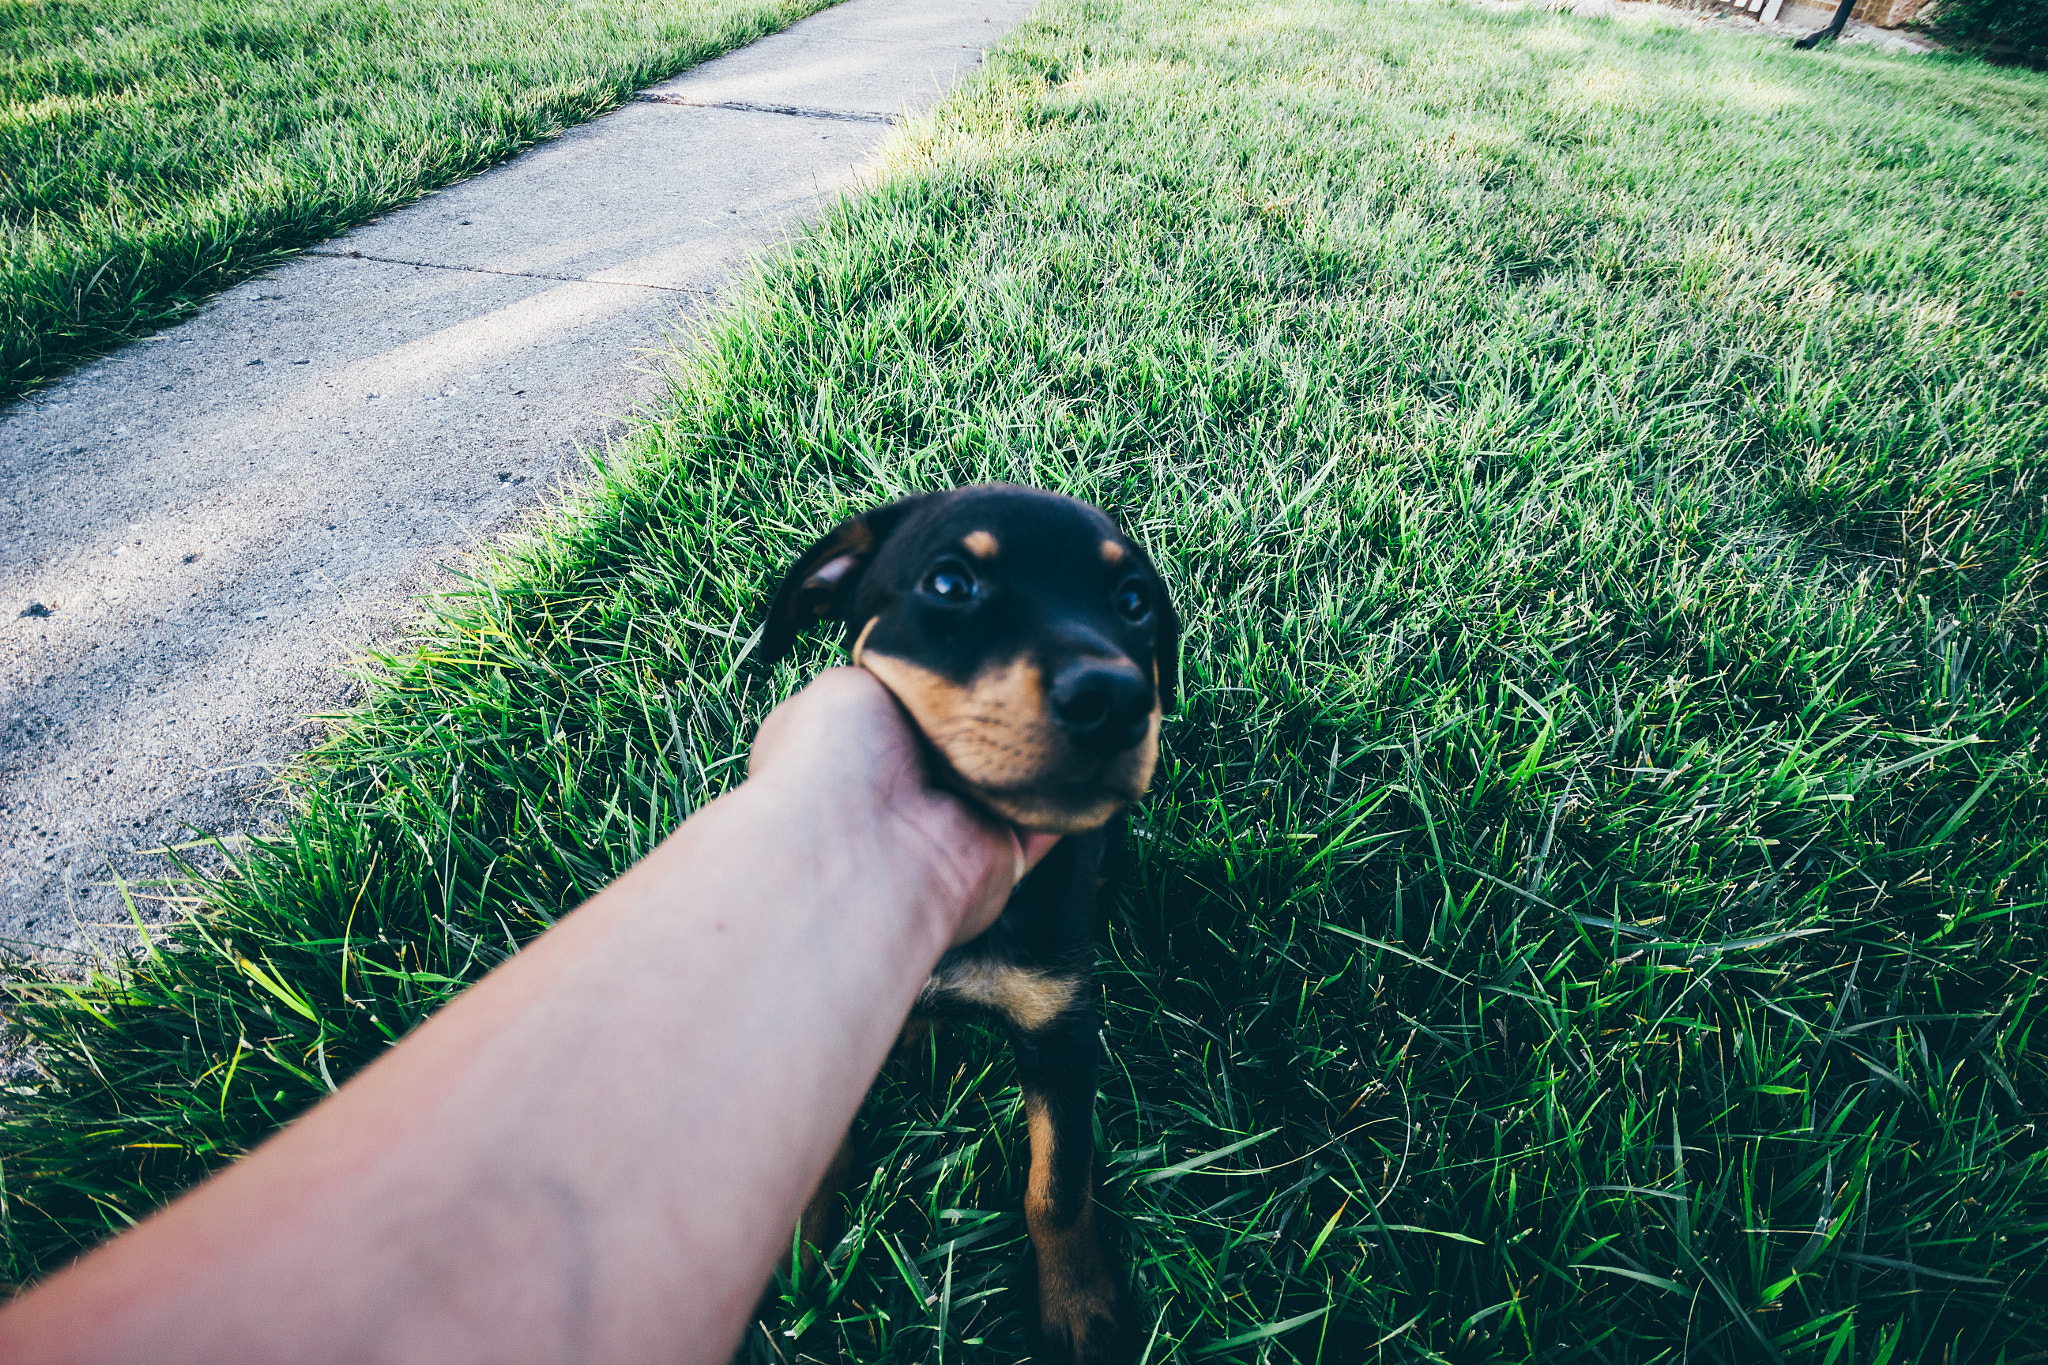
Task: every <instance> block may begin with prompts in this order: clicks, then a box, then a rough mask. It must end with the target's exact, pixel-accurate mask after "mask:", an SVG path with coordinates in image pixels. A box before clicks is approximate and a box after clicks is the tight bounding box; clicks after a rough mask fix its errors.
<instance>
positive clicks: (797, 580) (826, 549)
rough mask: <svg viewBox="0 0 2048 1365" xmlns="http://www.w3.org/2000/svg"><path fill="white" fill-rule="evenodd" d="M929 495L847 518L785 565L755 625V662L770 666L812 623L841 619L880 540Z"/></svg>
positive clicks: (899, 500)
mask: <svg viewBox="0 0 2048 1365" xmlns="http://www.w3.org/2000/svg"><path fill="white" fill-rule="evenodd" d="M931 496H932V495H931V494H929V493H920V494H917V495H915V496H913V497H908V498H898V499H897V500H896V501H895V502H891V503H885V504H883V505H882V506H880V507H876V508H873V509H871V510H869V511H866V512H862V513H861V514H860V515H859V516H854V517H848V518H847V519H846V520H845V521H842V522H840V523H839V524H838V525H837V526H835V527H833V528H832V529H831V530H830V531H828V532H827V533H826V534H825V535H824V536H823V537H822V538H821V539H820V540H819V541H818V543H817V544H815V545H813V546H811V548H810V549H808V550H806V551H804V552H803V554H802V555H800V556H799V557H798V558H797V561H796V563H794V564H792V565H790V566H789V572H788V573H786V574H784V575H783V577H782V586H781V587H779V588H777V589H776V590H775V600H774V601H772V602H770V603H769V604H768V615H767V619H766V620H764V621H763V622H762V623H761V643H760V645H759V647H758V648H757V649H756V650H755V654H756V655H757V657H759V658H760V660H761V662H762V663H768V664H772V663H774V662H775V661H776V660H777V659H780V658H781V657H782V656H783V655H785V654H787V653H789V651H790V648H791V647H792V646H794V645H795V644H796V637H797V636H799V635H801V634H803V633H804V631H806V630H808V629H809V628H810V627H811V626H813V625H816V624H817V623H818V622H820V621H827V620H837V619H841V617H842V615H843V613H844V612H845V610H846V608H847V606H848V605H849V604H850V603H851V602H852V601H853V594H854V590H855V589H856V588H858V587H859V586H860V577H861V575H862V574H863V573H865V572H866V571H867V567H868V565H869V564H871V563H873V562H874V558H875V552H876V551H877V550H879V549H880V548H881V546H882V542H883V541H885V540H887V539H888V538H889V533H890V532H891V531H894V530H895V529H896V527H897V526H898V525H900V524H901V523H902V521H903V519H904V518H905V517H906V516H908V515H909V514H910V513H911V512H913V511H915V510H916V509H917V508H918V507H919V506H920V505H922V504H923V503H924V501H925V500H926V499H927V498H929V497H931Z"/></svg>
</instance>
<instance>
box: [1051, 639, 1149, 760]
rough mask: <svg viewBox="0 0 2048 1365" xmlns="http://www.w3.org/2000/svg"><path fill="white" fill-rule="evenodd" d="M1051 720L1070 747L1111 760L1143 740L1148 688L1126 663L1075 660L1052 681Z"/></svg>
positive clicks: (1147, 683) (1146, 718)
mask: <svg viewBox="0 0 2048 1365" xmlns="http://www.w3.org/2000/svg"><path fill="white" fill-rule="evenodd" d="M1051 700H1052V715H1053V719H1054V720H1056V721H1058V722H1059V725H1060V728H1061V729H1062V730H1065V731H1066V732H1067V738H1068V739H1070V740H1072V741H1073V742H1074V744H1075V745H1076V747H1078V748H1082V749H1086V750H1089V751H1090V752H1093V753H1100V754H1113V753H1117V752H1119V751H1121V750H1124V749H1128V748H1130V747H1131V746H1132V745H1133V744H1136V743H1137V742H1138V741H1139V740H1141V739H1143V738H1144V737H1145V731H1146V730H1147V729H1148V728H1149V726H1150V723H1151V721H1150V717H1151V715H1152V684H1151V683H1150V682H1149V681H1148V680H1147V679H1146V678H1145V676H1144V675H1143V674H1141V673H1139V672H1138V670H1137V668H1136V667H1134V666H1133V665H1131V664H1128V663H1112V662H1110V661H1108V660H1106V659H1076V660H1075V661H1074V662H1072V663H1070V664H1068V665H1067V666H1066V667H1064V668H1062V669H1060V671H1059V672H1058V673H1056V674H1054V675H1053V682H1052V698H1051Z"/></svg>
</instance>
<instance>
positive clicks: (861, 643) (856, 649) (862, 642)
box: [853, 616, 895, 691]
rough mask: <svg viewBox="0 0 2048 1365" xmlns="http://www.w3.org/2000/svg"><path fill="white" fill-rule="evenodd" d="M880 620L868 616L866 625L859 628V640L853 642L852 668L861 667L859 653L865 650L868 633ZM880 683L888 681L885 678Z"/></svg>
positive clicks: (892, 689)
mask: <svg viewBox="0 0 2048 1365" xmlns="http://www.w3.org/2000/svg"><path fill="white" fill-rule="evenodd" d="M881 619H882V618H881V617H879V616H870V617H869V618H868V623H867V624H866V625H864V626H862V627H861V628H860V638H859V639H858V640H855V641H854V642H853V666H854V667H855V668H859V667H861V662H860V652H861V650H863V649H864V648H866V647H867V643H868V634H869V632H871V631H872V630H874V628H875V622H877V621H879V620H881ZM870 671H872V670H870ZM875 676H877V677H881V675H880V674H876V675H875ZM882 681H883V682H884V683H886V682H888V681H889V680H888V679H887V678H882ZM890 690H891V691H894V690H895V689H894V688H891V689H890Z"/></svg>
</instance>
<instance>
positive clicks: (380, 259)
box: [306, 251, 710, 294]
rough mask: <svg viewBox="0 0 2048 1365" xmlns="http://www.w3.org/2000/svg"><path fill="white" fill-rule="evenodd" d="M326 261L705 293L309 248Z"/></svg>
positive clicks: (685, 288) (682, 286)
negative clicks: (359, 262)
mask: <svg viewBox="0 0 2048 1365" xmlns="http://www.w3.org/2000/svg"><path fill="white" fill-rule="evenodd" d="M306 254H307V255H308V256H318V257H320V258H321V259H322V260H326V261H375V262H377V264H379V265H410V266H415V267H417V268H419V269H422V270H460V271H462V272H463V273H465V274H469V275H510V276H512V277H513V278H515V279H521V280H560V281H561V282H562V283H563V284H614V285H617V286H618V287H619V288H621V289H660V290H663V291H665V292H667V293H670V294H706V293H709V292H710V291H709V290H705V289H698V288H694V287H692V286H690V285H686V284H642V283H641V282H640V281H638V280H593V279H591V278H590V277H589V276H588V275H543V274H542V273H540V272H539V271H538V270H493V269H491V267H489V266H487V265H443V264H442V263H441V262H439V261H408V260H403V259H401V258H400V257H397V256H372V255H371V254H370V253H369V252H367V251H308V252H307V253H306Z"/></svg>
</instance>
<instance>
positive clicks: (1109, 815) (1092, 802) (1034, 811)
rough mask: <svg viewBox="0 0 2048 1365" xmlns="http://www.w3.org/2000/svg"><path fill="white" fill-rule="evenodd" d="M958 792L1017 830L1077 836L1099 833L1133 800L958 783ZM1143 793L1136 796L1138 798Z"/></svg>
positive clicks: (1098, 792) (1118, 795)
mask: <svg viewBox="0 0 2048 1365" xmlns="http://www.w3.org/2000/svg"><path fill="white" fill-rule="evenodd" d="M958 785H959V787H960V790H961V792H962V793H963V794H964V795H966V796H968V797H970V798H971V799H973V800H974V801H976V802H978V803H980V804H981V805H984V806H986V807H988V808H989V809H990V810H992V811H994V812H995V813H996V814H997V815H1000V816H1002V817H1003V818H1004V819H1005V820H1008V821H1009V822H1010V823H1011V824H1013V825H1015V826H1017V828H1019V829H1023V830H1030V831H1032V832H1033V833H1038V834H1081V833H1085V832H1086V831H1088V830H1091V829H1100V828H1101V827H1102V826H1104V825H1106V824H1108V823H1109V822H1110V821H1111V820H1112V819H1114V818H1115V816H1116V813H1117V812H1118V811H1120V810H1122V809H1123V808H1124V807H1125V806H1128V805H1129V804H1130V803H1131V802H1132V801H1133V800H1134V799H1135V798H1133V797H1130V796H1126V795H1124V794H1122V793H1121V792H1105V791H1101V790H1100V789H1097V790H1096V791H1095V792H1094V793H1092V794H1088V793H1081V792H1072V791H1061V790H1059V789H1057V788H1048V789H1046V790H1044V791H1030V792H1018V791H1002V792H992V791H984V790H980V789H977V788H975V787H972V786H969V785H968V784H967V783H964V782H962V783H959V784H958ZM1142 794H1143V793H1140V795H1142Z"/></svg>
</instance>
